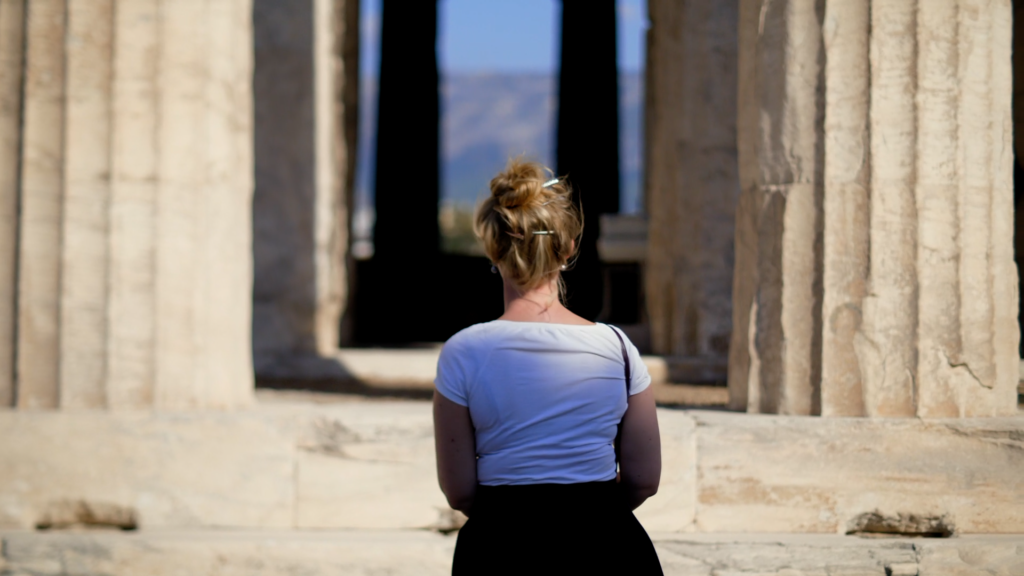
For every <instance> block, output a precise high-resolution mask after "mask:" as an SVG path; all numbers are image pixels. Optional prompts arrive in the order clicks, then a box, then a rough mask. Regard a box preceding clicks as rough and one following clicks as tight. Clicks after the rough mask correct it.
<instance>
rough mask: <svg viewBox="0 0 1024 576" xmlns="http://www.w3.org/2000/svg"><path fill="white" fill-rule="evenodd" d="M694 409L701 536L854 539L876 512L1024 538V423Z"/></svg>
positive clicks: (968, 531)
mask: <svg viewBox="0 0 1024 576" xmlns="http://www.w3.org/2000/svg"><path fill="white" fill-rule="evenodd" d="M691 414H693V415H694V417H695V418H696V420H697V455H698V456H697V477H698V479H699V480H698V484H697V489H698V495H697V516H696V528H697V530H698V531H709V532H732V531H744V532H748V531H749V532H773V531H790V530H792V531H796V532H826V533H845V532H846V531H847V530H850V529H851V525H852V524H855V522H854V521H855V520H856V519H857V518H858V517H860V516H861V515H863V514H865V513H877V514H878V515H879V516H881V517H899V516H901V515H902V516H904V517H907V516H909V515H916V516H918V517H919V518H929V517H930V518H939V517H942V516H947V517H948V522H947V523H952V524H953V525H955V530H956V532H957V533H964V534H974V533H1024V502H1022V501H1021V499H1020V494H1021V493H1022V491H1024V480H1022V479H1021V477H1020V475H1019V473H1018V472H1017V471H1018V470H1019V469H1020V467H1021V466H1024V435H1022V427H1024V419H1022V418H1020V417H1017V418H991V419H989V418H979V419H965V420H956V419H953V420H939V421H934V422H929V421H921V420H903V419H884V420H883V419H871V420H865V419H859V418H834V419H817V418H815V419H803V418H779V417H769V416H750V415H748V416H747V417H746V418H743V417H739V416H736V415H729V414H715V413H712V412H691ZM783 527H785V528H783ZM853 527H854V528H855V526H853Z"/></svg>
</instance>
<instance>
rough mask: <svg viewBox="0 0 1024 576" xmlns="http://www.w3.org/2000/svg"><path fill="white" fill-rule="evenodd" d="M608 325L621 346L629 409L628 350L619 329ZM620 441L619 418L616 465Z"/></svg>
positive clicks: (616, 434) (620, 423) (616, 438)
mask: <svg viewBox="0 0 1024 576" xmlns="http://www.w3.org/2000/svg"><path fill="white" fill-rule="evenodd" d="M608 327H609V328H611V329H612V332H614V333H615V337H616V338H618V339H619V346H621V347H622V362H623V364H625V366H626V409H627V410H629V383H630V380H632V377H631V376H630V370H629V352H628V351H627V350H626V341H625V340H624V339H623V338H622V334H620V333H619V331H618V330H617V329H616V328H615V327H613V326H611V325H609V326H608ZM622 417H623V418H625V417H626V415H625V414H623V415H622ZM621 442H622V420H619V428H618V430H617V431H616V432H615V464H616V465H618V463H619V444H620V443H621Z"/></svg>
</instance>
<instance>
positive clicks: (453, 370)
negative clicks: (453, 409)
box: [434, 342, 469, 407]
mask: <svg viewBox="0 0 1024 576" xmlns="http://www.w3.org/2000/svg"><path fill="white" fill-rule="evenodd" d="M464 361H465V358H463V355H462V354H460V351H459V348H458V346H456V345H455V344H454V343H453V342H448V343H447V344H445V345H444V347H443V348H441V357H440V358H438V359H437V376H436V377H435V378H434V387H435V388H436V389H437V391H438V392H440V393H441V395H442V396H444V397H445V398H447V399H449V400H451V401H452V402H455V403H456V404H458V405H459V406H467V407H468V406H469V396H468V394H467V392H466V370H465V364H464Z"/></svg>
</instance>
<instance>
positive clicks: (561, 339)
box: [437, 320, 650, 486]
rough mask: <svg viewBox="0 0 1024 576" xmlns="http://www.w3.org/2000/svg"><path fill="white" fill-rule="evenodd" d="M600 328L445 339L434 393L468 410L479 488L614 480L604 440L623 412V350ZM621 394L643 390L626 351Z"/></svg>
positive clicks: (516, 330) (517, 330) (504, 325)
mask: <svg viewBox="0 0 1024 576" xmlns="http://www.w3.org/2000/svg"><path fill="white" fill-rule="evenodd" d="M613 330H614V329H613V328H611V327H609V326H607V325H604V324H589V325H572V324H547V323H539V322H512V321H505V320H496V321H493V322H487V323H484V324H477V325H474V326H471V327H469V328H467V329H465V330H463V331H461V332H459V333H458V334H456V335H455V336H453V337H452V338H451V339H450V340H449V341H448V343H447V344H445V348H444V350H442V352H441V359H440V362H439V364H438V374H437V389H438V391H439V392H440V393H441V394H442V395H444V396H445V397H446V398H448V399H449V400H451V401H453V402H455V403H456V404H459V405H461V406H466V407H468V408H469V411H470V415H471V417H472V420H473V426H474V428H475V431H476V451H477V455H478V457H479V460H478V461H477V475H478V480H479V482H480V484H482V485H490V486H498V485H508V484H537V483H551V484H571V483H580V482H598V481H606V480H611V479H614V478H615V451H614V448H613V441H614V439H615V435H616V432H617V428H618V424H619V422H620V421H621V420H622V415H623V414H624V413H625V411H626V406H627V404H626V395H625V380H624V378H625V376H624V362H623V358H622V344H621V342H620V340H619V338H618V336H617V335H616V334H615V332H613ZM626 347H627V351H628V354H629V357H630V364H631V368H632V371H631V372H632V377H631V380H632V382H631V385H630V393H631V394H637V393H640V392H642V391H643V390H644V389H646V388H647V387H648V386H649V384H650V376H649V375H648V374H647V370H646V368H645V367H644V365H643V363H642V362H641V360H640V355H639V353H638V352H637V350H636V348H635V347H634V346H633V345H632V344H630V343H628V341H627V344H626Z"/></svg>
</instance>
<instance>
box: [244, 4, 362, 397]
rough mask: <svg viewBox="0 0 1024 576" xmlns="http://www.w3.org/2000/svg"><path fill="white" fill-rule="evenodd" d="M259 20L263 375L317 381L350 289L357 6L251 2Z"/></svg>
mask: <svg viewBox="0 0 1024 576" xmlns="http://www.w3.org/2000/svg"><path fill="white" fill-rule="evenodd" d="M253 25H254V31H253V32H254V45H255V75H254V81H253V86H254V95H253V97H254V103H255V122H256V124H255V142H256V146H255V156H256V191H255V197H254V201H253V227H254V231H255V238H254V245H253V251H254V257H255V286H254V290H253V335H252V345H253V354H254V360H255V368H256V373H257V374H258V375H261V376H277V377H282V376H297V375H310V374H308V372H309V370H311V369H312V370H314V371H315V370H322V369H323V366H321V367H320V368H317V366H319V365H320V364H322V363H318V362H316V359H317V358H319V357H320V356H323V355H329V354H331V353H332V352H333V351H335V350H337V348H338V346H339V340H340V339H341V336H340V334H339V326H340V324H341V316H342V313H343V311H344V308H345V302H346V299H347V298H348V292H349V278H350V275H349V274H348V270H347V264H348V262H347V260H346V258H347V252H348V250H347V249H348V226H349V214H350V213H351V210H350V208H351V206H350V204H351V195H350V194H349V190H351V188H352V181H353V176H354V167H355V145H356V142H355V140H356V131H355V123H356V120H357V115H356V113H355V112H356V104H357V92H356V87H357V86H358V82H359V70H358V30H359V14H358V1H357V0H255V2H254V12H253ZM352 46H354V47H355V49H352V48H351V47H352ZM347 47H348V48H347Z"/></svg>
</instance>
